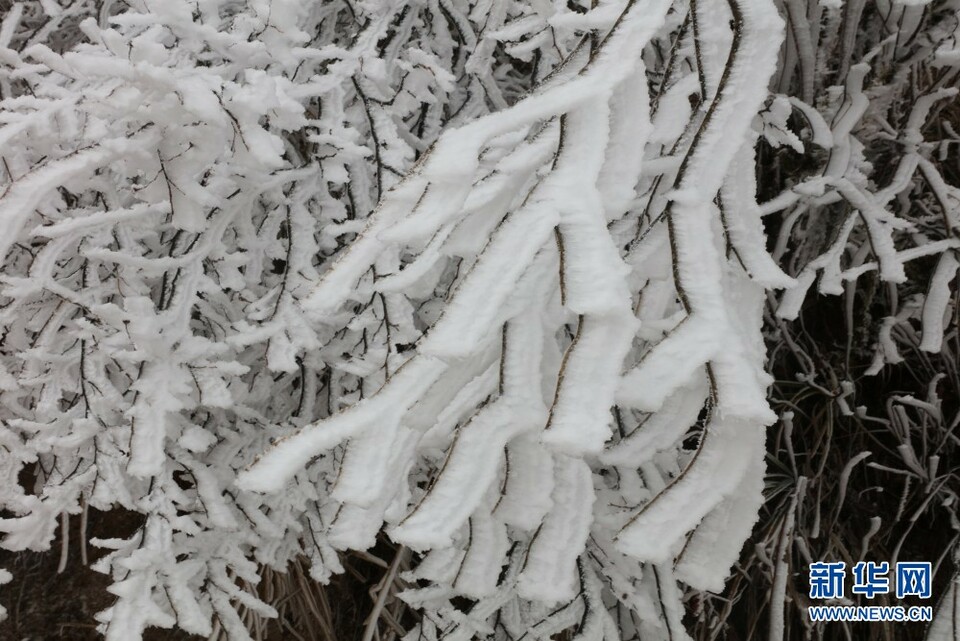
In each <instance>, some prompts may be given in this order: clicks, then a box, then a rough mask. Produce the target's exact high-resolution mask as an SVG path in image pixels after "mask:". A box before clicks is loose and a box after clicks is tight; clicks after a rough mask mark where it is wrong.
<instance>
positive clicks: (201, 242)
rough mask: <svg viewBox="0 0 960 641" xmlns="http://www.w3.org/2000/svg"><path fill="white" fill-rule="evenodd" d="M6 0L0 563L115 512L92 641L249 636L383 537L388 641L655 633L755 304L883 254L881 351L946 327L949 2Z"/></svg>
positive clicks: (667, 620) (774, 625)
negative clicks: (277, 604) (403, 633)
mask: <svg viewBox="0 0 960 641" xmlns="http://www.w3.org/2000/svg"><path fill="white" fill-rule="evenodd" d="M8 4H9V7H6V12H5V14H4V17H3V22H2V26H0V142H2V146H0V156H2V160H3V167H2V172H0V181H2V182H0V221H2V222H0V224H2V225H3V228H2V231H3V234H2V236H0V254H2V256H3V266H4V267H3V273H2V277H0V278H2V285H3V288H2V290H0V297H2V298H0V305H2V307H0V326H2V329H0V336H2V340H3V350H2V352H0V390H2V392H0V394H2V396H0V400H2V409H0V412H2V414H0V419H2V423H0V444H2V446H3V450H2V453H0V469H2V470H3V484H2V486H0V506H2V508H3V509H4V510H5V512H4V513H3V516H2V518H0V532H3V533H5V538H4V539H3V543H2V545H3V547H4V548H6V549H8V550H25V549H34V550H40V549H46V548H47V547H49V546H50V545H51V543H52V542H53V540H54V538H55V537H56V535H57V528H58V525H60V524H66V523H67V521H68V519H69V518H70V516H69V515H71V514H78V513H80V514H83V513H85V511H86V510H87V509H88V506H90V507H93V508H96V509H99V510H109V509H111V508H124V509H126V510H129V511H133V512H136V513H139V514H141V515H143V517H142V518H143V524H142V526H141V527H140V529H139V530H138V531H137V532H136V533H135V534H134V535H133V536H132V537H130V538H127V539H111V540H100V541H95V544H96V545H99V546H100V547H102V548H105V549H108V550H110V553H109V554H107V555H106V556H104V557H103V558H101V559H100V560H99V561H98V562H97V568H98V569H99V570H101V571H102V572H105V573H109V574H110V575H111V576H112V578H113V580H114V584H113V586H112V587H111V588H110V590H111V592H112V593H113V594H114V595H116V597H117V600H116V602H115V604H114V605H113V606H112V607H111V608H109V609H108V610H106V611H104V612H103V613H101V615H100V617H99V618H100V621H101V623H102V630H103V631H104V632H105V634H106V637H107V638H108V639H110V640H124V641H126V640H128V639H139V638H140V636H141V634H142V633H143V631H144V629H145V628H146V627H149V626H159V627H173V626H177V627H180V628H182V629H183V630H185V631H187V632H191V633H195V634H200V635H205V636H218V635H219V636H226V637H229V638H230V639H247V638H250V633H249V631H248V628H249V621H250V620H251V618H253V617H270V616H273V615H274V614H275V610H274V608H273V606H272V605H271V604H269V603H267V602H265V601H264V600H262V599H261V598H260V595H258V593H257V591H256V589H255V588H254V587H253V586H255V585H256V583H257V581H258V579H259V576H260V574H261V573H262V571H263V568H270V569H271V570H270V571H271V572H272V571H274V570H283V569H284V568H286V567H287V566H288V564H289V563H290V562H291V561H292V560H294V559H298V562H299V559H302V558H305V559H306V560H307V562H308V563H309V564H310V574H311V576H312V577H313V579H315V580H317V581H321V582H322V581H326V580H328V579H329V578H330V577H331V575H332V574H333V573H337V572H339V571H341V569H342V568H341V564H340V560H339V559H340V556H339V555H340V554H341V553H342V552H344V551H347V550H365V549H368V548H371V547H372V546H374V545H375V544H376V543H377V541H378V540H383V537H384V536H385V537H386V539H388V540H389V541H391V542H393V543H394V544H396V545H397V546H399V547H398V548H397V552H396V556H395V558H394V562H393V563H392V564H391V565H390V566H389V570H388V576H387V578H386V579H385V582H384V584H383V585H382V586H381V590H380V594H381V595H386V594H387V593H388V592H389V589H390V586H391V585H394V584H396V585H399V584H400V582H403V585H406V586H408V587H407V589H406V590H405V591H404V592H402V594H401V595H400V598H402V599H403V600H404V601H405V602H406V603H407V604H409V605H410V606H411V607H412V608H413V609H414V610H416V611H417V612H418V614H419V623H417V624H416V627H415V628H414V629H413V630H412V631H411V632H410V635H411V637H410V638H414V639H419V638H425V639H437V638H441V637H442V638H449V639H454V638H462V639H469V638H474V637H481V638H497V639H501V638H502V639H506V638H514V639H516V638H519V637H520V636H523V635H526V636H528V637H530V638H531V639H549V638H551V636H552V635H554V634H556V633H558V632H560V631H563V630H576V631H577V634H578V635H579V636H580V637H581V638H585V639H616V638H622V639H630V638H637V637H638V636H639V638H642V639H644V640H651V639H652V640H656V639H663V640H666V639H671V640H674V641H678V640H680V639H684V638H688V632H687V630H686V629H685V628H684V625H683V621H682V619H683V617H684V609H685V603H684V602H685V600H686V598H687V596H688V595H690V594H693V593H694V592H696V591H713V592H718V591H721V590H722V589H723V587H724V582H725V579H726V577H727V576H728V574H729V573H730V570H731V567H732V566H733V565H734V564H735V563H736V562H737V560H738V557H739V555H740V550H741V547H742V544H743V542H744V540H745V539H746V538H747V537H748V536H749V535H750V532H751V528H752V527H753V525H754V523H755V522H756V519H757V514H758V510H759V508H760V506H761V503H762V501H763V495H762V490H763V478H764V467H765V466H764V456H765V434H766V430H765V428H766V426H768V425H770V424H772V423H773V422H774V421H775V419H776V414H774V413H773V411H772V410H771V409H770V407H769V406H768V404H767V401H766V396H767V391H768V390H767V388H768V386H769V385H770V383H771V382H772V379H771V377H770V376H769V375H767V374H766V373H765V372H764V365H765V362H766V348H765V345H764V340H763V334H762V326H763V320H764V314H765V310H766V311H768V312H770V313H768V316H769V317H770V318H771V319H773V318H776V319H778V320H771V323H772V326H773V327H776V326H777V325H778V324H779V327H780V334H779V335H778V336H779V340H781V341H782V344H783V345H787V346H789V345H790V341H789V332H788V329H787V327H788V326H787V324H786V319H790V318H793V317H795V316H796V315H797V314H798V313H799V311H800V308H801V304H802V303H803V300H804V298H805V296H807V292H808V290H809V289H810V288H811V287H812V286H813V285H814V283H815V282H816V283H817V287H818V288H819V291H820V292H821V293H824V294H838V293H842V292H844V291H845V290H846V291H847V292H848V295H849V296H851V297H852V294H850V293H849V292H851V291H852V290H854V289H855V288H856V287H857V284H858V283H859V282H863V281H861V280H858V279H860V278H862V277H864V276H865V275H867V277H870V278H872V273H873V272H877V273H878V275H879V278H880V279H881V281H882V282H883V283H886V285H885V286H886V287H887V289H888V291H889V292H890V293H891V296H892V308H891V313H890V315H889V320H888V321H885V322H884V323H883V325H882V328H881V329H880V332H879V335H878V336H877V337H875V340H871V343H873V342H875V343H876V353H877V357H876V367H875V368H874V370H873V371H879V369H880V368H882V367H883V365H884V363H889V362H895V361H896V358H897V350H896V343H897V340H898V338H899V336H898V332H900V331H903V330H902V329H900V328H904V327H911V326H912V325H911V322H912V321H913V320H914V319H917V320H918V322H920V323H921V324H922V339H921V340H922V343H923V345H922V346H923V349H925V350H927V351H933V352H935V351H938V350H940V349H941V348H943V346H944V345H949V341H947V343H945V342H944V340H943V336H944V331H945V328H946V327H948V323H947V319H948V318H949V317H950V314H951V313H955V312H953V311H951V305H952V303H951V290H950V283H951V280H952V279H953V277H954V274H955V272H956V269H957V260H956V257H955V253H956V249H957V248H958V247H960V240H958V234H960V221H958V213H957V208H958V204H960V190H958V189H957V188H956V187H954V186H951V184H950V182H949V181H948V180H947V179H946V178H945V177H944V176H945V173H944V172H945V170H944V169H943V167H944V165H945V164H947V163H948V160H949V159H951V158H952V159H954V161H955V158H956V155H955V152H956V145H957V143H958V142H960V140H958V139H957V136H956V133H955V132H954V131H953V129H951V128H950V127H949V125H947V124H944V125H943V126H942V127H940V128H938V129H937V131H936V134H937V136H938V138H934V139H931V141H929V142H928V141H927V138H926V136H927V132H928V130H929V127H928V125H927V123H929V122H931V121H937V122H939V120H938V118H935V117H934V116H935V115H936V114H938V113H939V110H941V109H943V108H944V105H948V104H950V101H951V100H955V95H956V89H955V88H953V85H955V84H956V81H957V77H958V72H960V58H958V50H957V49H956V48H955V45H956V37H955V34H954V30H955V29H956V24H957V23H956V20H954V19H951V16H953V15H955V14H956V12H957V10H958V3H957V0H947V1H946V2H940V3H936V4H933V5H924V4H922V3H909V4H890V3H888V2H886V0H877V2H876V6H875V7H874V6H873V5H871V6H870V8H869V10H865V3H854V4H849V5H847V6H846V8H845V9H844V10H843V11H841V9H840V7H839V6H838V5H837V4H836V3H830V2H823V3H819V4H818V3H817V2H815V1H813V0H810V2H801V1H800V0H791V1H789V2H787V3H785V4H784V5H782V6H780V5H778V4H777V3H775V2H773V1H772V0H724V1H721V0H699V1H697V2H690V3H684V2H680V1H676V2H673V1H670V0H608V1H600V2H560V1H555V2H548V1H547V0H542V1H538V2H530V3H526V2H513V1H508V0H396V1H391V2H375V1H372V0H369V1H360V0H352V1H348V0H342V1H337V0H329V1H328V0H317V1H315V2H301V1H298V0H196V1H192V2H188V1H187V0H130V2H126V3H114V2H110V1H109V0H107V1H103V2H92V1H86V2H83V1H80V2H73V3H71V4H69V5H68V6H66V5H65V6H59V5H58V4H56V3H55V2H54V0H38V1H25V2H15V3H12V4H10V3H8ZM891 33H895V34H901V33H902V34H904V35H903V36H902V38H901V37H899V36H897V37H894V36H893V35H891ZM907 34H909V35H907ZM941 129H942V131H941ZM948 138H951V139H949V140H948ZM951 154H953V155H951ZM950 171H953V172H954V176H955V175H956V172H957V169H956V168H955V167H954V168H953V169H951V170H950ZM758 175H759V179H758ZM758 194H759V195H762V196H764V198H763V199H762V200H764V202H762V203H760V204H758ZM765 217H766V218H765ZM769 221H774V222H769ZM768 229H772V230H776V236H775V237H774V238H772V239H771V240H770V242H769V243H768V240H767V235H766V232H767V230H768ZM768 245H769V247H768ZM768 249H769V251H768ZM931 256H935V257H937V260H938V266H937V267H936V269H935V270H934V272H933V275H932V277H931V278H930V279H929V288H927V282H926V281H924V282H922V283H921V282H919V281H918V280H917V279H913V280H910V279H908V278H907V276H908V267H909V265H910V264H912V263H910V262H909V261H913V260H918V259H924V258H926V257H931ZM818 277H819V281H818V280H817V279H818ZM923 278H926V274H923ZM898 288H901V289H903V290H904V292H905V294H909V296H907V297H905V298H904V299H903V300H900V298H899V297H898V296H896V292H897V291H900V290H898ZM911 288H912V289H911ZM784 289H785V290H786V291H785V292H784V293H782V294H781V293H779V291H780V290H784ZM924 292H928V293H924ZM851 309H852V307H851ZM953 309H954V310H955V309H956V307H955V306H953ZM852 324H853V321H852V319H851V326H852ZM952 336H953V337H954V338H953V339H952V340H953V341H954V343H955V340H956V332H955V330H954V331H953V334H952ZM776 338H777V337H775V339H776ZM953 348H955V345H954V347H953ZM816 370H817V367H816V364H811V371H809V372H807V373H806V375H807V377H808V380H809V381H815V379H816V374H817V371H816ZM61 532H66V528H61ZM61 542H62V543H66V537H65V536H63V535H61ZM784 554H786V555H788V552H787V551H784ZM787 562H788V561H787V560H779V557H778V561H777V563H780V564H781V565H782V564H785V563H787ZM784 567H785V566H784ZM387 579H389V581H387ZM783 580H785V579H783ZM382 600H383V598H381V599H379V600H378V605H377V606H376V608H375V611H374V613H373V614H372V615H371V618H370V622H369V624H368V626H367V629H366V631H365V637H366V638H368V639H369V638H372V636H373V634H374V633H376V632H377V626H378V625H379V613H380V612H382V606H383V603H382ZM392 623H394V624H395V623H396V622H395V621H394V622H392ZM718 625H719V624H718ZM395 632H396V631H395V630H393V632H392V633H395ZM771 632H772V634H774V635H777V634H780V635H782V633H783V630H782V624H779V623H778V621H777V620H776V618H774V619H773V620H772V621H771Z"/></svg>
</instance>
